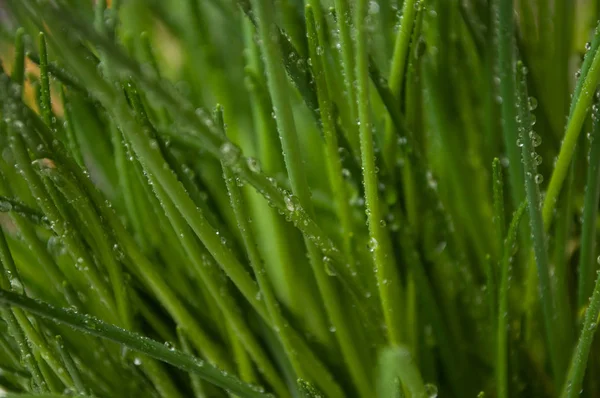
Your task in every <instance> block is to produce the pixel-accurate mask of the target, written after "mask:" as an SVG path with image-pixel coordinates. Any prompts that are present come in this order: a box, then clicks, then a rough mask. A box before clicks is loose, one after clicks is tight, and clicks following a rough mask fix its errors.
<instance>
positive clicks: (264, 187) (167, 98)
mask: <svg viewBox="0 0 600 398" xmlns="http://www.w3.org/2000/svg"><path fill="white" fill-rule="evenodd" d="M23 4H24V5H26V6H27V7H30V5H29V2H28V1H27V2H25V3H23ZM44 10H45V14H44V16H45V17H46V19H45V23H46V24H48V23H55V22H56V21H55V20H54V18H56V15H55V14H56V10H54V9H52V8H47V7H44ZM28 11H31V12H32V15H33V16H35V15H36V13H35V11H33V10H32V9H29V10H28ZM62 11H64V13H63V14H61V17H60V18H61V20H64V18H67V19H68V20H69V21H70V22H71V23H73V24H74V26H77V27H78V28H80V29H81V33H84V36H86V37H88V38H89V39H91V40H94V41H95V42H96V44H97V45H98V46H99V47H101V48H103V49H108V50H110V51H107V52H106V54H108V55H111V56H112V57H113V58H111V60H112V62H114V64H115V66H116V67H118V68H120V70H122V71H129V72H128V73H130V74H131V75H133V76H136V78H139V79H140V80H139V82H140V84H141V86H142V87H144V88H145V89H147V90H149V92H150V93H152V94H153V95H152V97H151V98H152V99H153V100H154V101H159V102H161V103H162V104H163V105H165V107H167V108H168V109H170V110H171V111H174V112H175V114H177V115H178V116H179V118H180V119H179V121H180V122H182V123H183V127H184V130H185V131H186V133H185V134H183V135H182V134H178V135H176V136H173V138H177V139H180V140H182V139H183V140H185V142H186V143H188V144H193V145H199V146H200V147H201V148H202V149H203V150H207V151H208V152H209V153H210V154H212V155H214V156H216V157H218V158H222V159H224V160H226V161H227V163H228V164H229V165H230V167H232V169H234V171H235V172H236V173H237V174H238V175H239V176H240V177H242V178H243V179H244V180H246V181H248V182H249V183H250V184H251V185H253V186H254V187H255V188H256V190H257V191H258V192H259V193H261V194H262V195H263V196H265V197H266V198H267V199H268V200H269V201H270V202H271V203H272V204H273V205H274V206H276V207H277V208H278V209H280V210H282V211H283V212H284V213H285V214H286V215H288V216H289V219H290V221H291V222H293V223H294V225H295V226H296V227H297V228H298V229H300V231H302V232H303V234H305V236H307V237H308V239H309V240H310V241H311V242H313V243H314V244H316V245H317V247H318V248H319V249H320V250H321V252H322V253H323V254H324V255H325V256H328V257H330V258H331V259H332V260H333V261H332V264H331V265H332V268H334V269H335V271H336V274H337V275H338V276H339V278H340V279H341V280H342V282H343V286H344V287H345V288H347V289H349V290H350V291H351V292H352V293H353V295H354V296H355V297H363V296H364V291H363V290H362V289H361V288H360V286H358V285H357V283H356V281H352V280H351V278H348V277H347V274H348V273H347V269H346V268H345V266H344V265H345V264H347V261H346V260H345V259H344V256H342V255H341V252H340V251H339V250H338V249H337V248H336V247H335V245H334V244H333V242H332V241H331V240H330V239H329V238H328V237H327V236H326V235H325V234H324V233H323V231H322V230H321V228H320V227H319V226H318V225H317V224H316V222H315V221H314V218H313V217H312V216H310V214H311V212H309V211H307V209H304V207H303V206H301V205H300V204H297V205H295V206H294V211H291V210H290V209H289V207H290V206H289V203H290V202H289V200H288V199H289V198H288V197H287V196H286V195H285V194H284V192H283V191H282V190H280V189H279V188H277V186H276V185H275V183H274V182H273V180H271V179H269V178H268V177H267V176H266V175H265V174H264V173H262V172H254V171H253V170H251V169H249V167H248V166H247V159H246V158H245V157H243V156H241V154H240V153H239V149H238V148H237V147H236V146H235V145H233V144H231V143H230V142H229V141H227V140H223V139H222V138H219V136H218V134H217V133H216V132H215V130H214V126H211V124H210V123H208V122H207V121H206V120H208V116H207V114H208V113H207V112H206V111H204V110H203V109H201V108H196V109H195V110H194V107H193V106H192V104H191V103H189V102H188V101H187V100H186V99H184V98H182V97H181V96H180V95H179V94H177V93H176V92H175V91H174V90H173V89H172V87H170V86H168V85H164V84H162V83H159V82H157V81H155V79H154V78H152V77H150V76H148V75H147V74H145V73H143V71H141V69H140V67H139V65H137V64H135V63H133V62H132V61H131V60H129V59H128V58H127V57H126V56H124V55H123V54H122V53H120V52H119V50H118V49H116V48H114V47H113V46H112V45H111V44H109V43H108V42H107V41H106V40H105V39H104V38H102V37H100V36H98V35H97V33H95V32H93V31H91V30H90V29H89V27H88V26H86V25H84V24H81V23H79V22H78V21H77V19H76V18H73V17H72V16H71V15H69V12H68V11H66V10H62ZM38 22H39V21H38ZM40 23H41V22H40ZM40 27H41V28H43V26H40ZM59 34H60V32H57V31H56V30H55V31H54V36H55V39H56V40H59V41H60V42H66V41H67V39H66V38H65V37H60V38H59ZM59 50H60V51H62V52H63V54H62V55H63V57H64V59H67V60H69V62H72V63H73V64H72V65H73V66H76V67H75V68H74V69H75V70H77V71H78V73H82V74H83V75H84V76H85V77H86V79H87V80H86V81H87V82H88V83H89V85H88V86H89V88H90V89H91V91H92V92H93V93H94V95H96V96H97V97H98V99H99V100H100V101H101V102H102V103H103V104H104V105H105V106H106V107H107V109H109V110H111V111H112V112H115V111H117V110H118V111H120V112H122V109H116V108H118V107H117V106H116V103H115V100H114V95H115V93H114V92H113V91H112V88H110V86H109V85H108V84H107V83H106V82H104V81H102V80H99V79H98V77H97V75H96V72H97V71H96V67H95V66H92V65H90V64H89V60H84V59H82V58H81V55H80V54H78V53H77V52H75V51H73V50H72V49H71V48H70V47H69V46H66V45H65V46H61V47H60V49H59ZM189 129H191V130H192V131H194V135H190V134H189ZM197 132H200V133H201V135H200V136H196V133H197ZM230 149H231V150H230ZM295 149H296V148H294V150H295Z"/></svg>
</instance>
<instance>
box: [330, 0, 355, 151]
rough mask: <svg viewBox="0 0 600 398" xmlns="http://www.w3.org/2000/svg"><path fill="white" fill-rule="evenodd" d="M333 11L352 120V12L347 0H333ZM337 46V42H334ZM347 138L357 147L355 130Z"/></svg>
mask: <svg viewBox="0 0 600 398" xmlns="http://www.w3.org/2000/svg"><path fill="white" fill-rule="evenodd" d="M334 4H335V11H336V15H337V18H336V26H337V29H338V32H339V36H340V37H339V49H340V51H341V53H342V68H343V73H344V83H345V86H346V93H347V95H348V107H349V110H350V121H351V122H354V121H355V120H356V118H357V115H358V109H357V102H356V98H357V96H356V87H355V86H354V81H355V80H356V78H355V76H356V65H355V56H354V47H353V40H352V33H351V32H352V29H353V25H354V21H353V20H352V13H351V11H350V5H349V3H348V0H335V2H334ZM336 46H337V44H336ZM349 127H350V128H351V130H355V128H353V126H349ZM348 139H350V140H352V145H351V146H352V147H353V148H358V147H359V139H358V133H357V131H351V132H350V133H349V134H348Z"/></svg>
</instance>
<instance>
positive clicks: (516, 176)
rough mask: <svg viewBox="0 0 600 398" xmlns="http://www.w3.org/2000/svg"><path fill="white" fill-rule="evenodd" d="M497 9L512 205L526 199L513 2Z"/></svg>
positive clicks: (500, 3) (502, 0) (509, 0)
mask: <svg viewBox="0 0 600 398" xmlns="http://www.w3.org/2000/svg"><path fill="white" fill-rule="evenodd" d="M496 1H497V6H498V19H499V22H498V24H497V28H498V32H497V40H498V71H499V77H500V97H501V98H502V130H503V137H504V145H505V148H506V153H507V155H508V161H509V166H508V167H509V173H508V174H509V178H510V187H511V191H512V198H513V204H514V205H515V206H516V205H517V204H519V203H521V201H522V200H523V199H524V198H525V192H524V189H523V187H524V181H523V165H522V163H521V159H520V155H519V148H518V147H517V123H516V117H517V107H516V104H517V95H516V89H517V86H516V81H515V62H516V61H515V39H514V35H515V26H514V9H513V0H496Z"/></svg>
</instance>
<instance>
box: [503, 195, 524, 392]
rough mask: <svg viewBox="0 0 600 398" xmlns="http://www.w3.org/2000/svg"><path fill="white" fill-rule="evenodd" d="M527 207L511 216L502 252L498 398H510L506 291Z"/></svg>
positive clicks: (508, 317) (522, 207) (522, 206)
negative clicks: (520, 224) (518, 233)
mask: <svg viewBox="0 0 600 398" xmlns="http://www.w3.org/2000/svg"><path fill="white" fill-rule="evenodd" d="M527 206H528V204H527V202H523V203H522V204H521V206H519V208H518V209H517V211H515V213H514V214H513V218H512V221H511V222H510V226H509V227H508V234H507V236H506V239H505V240H504V245H503V246H504V247H503V251H502V253H503V254H502V262H501V269H500V283H499V291H498V320H497V326H496V386H497V390H496V391H497V394H498V398H508V397H509V396H510V394H509V385H510V384H509V377H508V355H509V352H508V351H509V350H508V324H509V319H510V314H509V313H508V301H509V300H508V299H509V297H508V291H509V287H510V286H509V282H510V267H511V264H510V263H511V258H512V257H513V247H514V245H515V244H516V242H517V232H518V230H519V223H520V221H521V218H522V217H523V214H524V213H525V210H526V209H527Z"/></svg>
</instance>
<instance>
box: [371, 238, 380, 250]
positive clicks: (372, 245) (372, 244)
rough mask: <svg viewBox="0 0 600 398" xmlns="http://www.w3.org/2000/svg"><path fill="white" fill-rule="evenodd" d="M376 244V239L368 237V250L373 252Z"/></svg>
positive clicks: (377, 243)
mask: <svg viewBox="0 0 600 398" xmlns="http://www.w3.org/2000/svg"><path fill="white" fill-rule="evenodd" d="M377 246H379V242H377V239H375V238H371V239H369V251H370V252H371V253H372V252H374V251H375V249H377Z"/></svg>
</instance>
